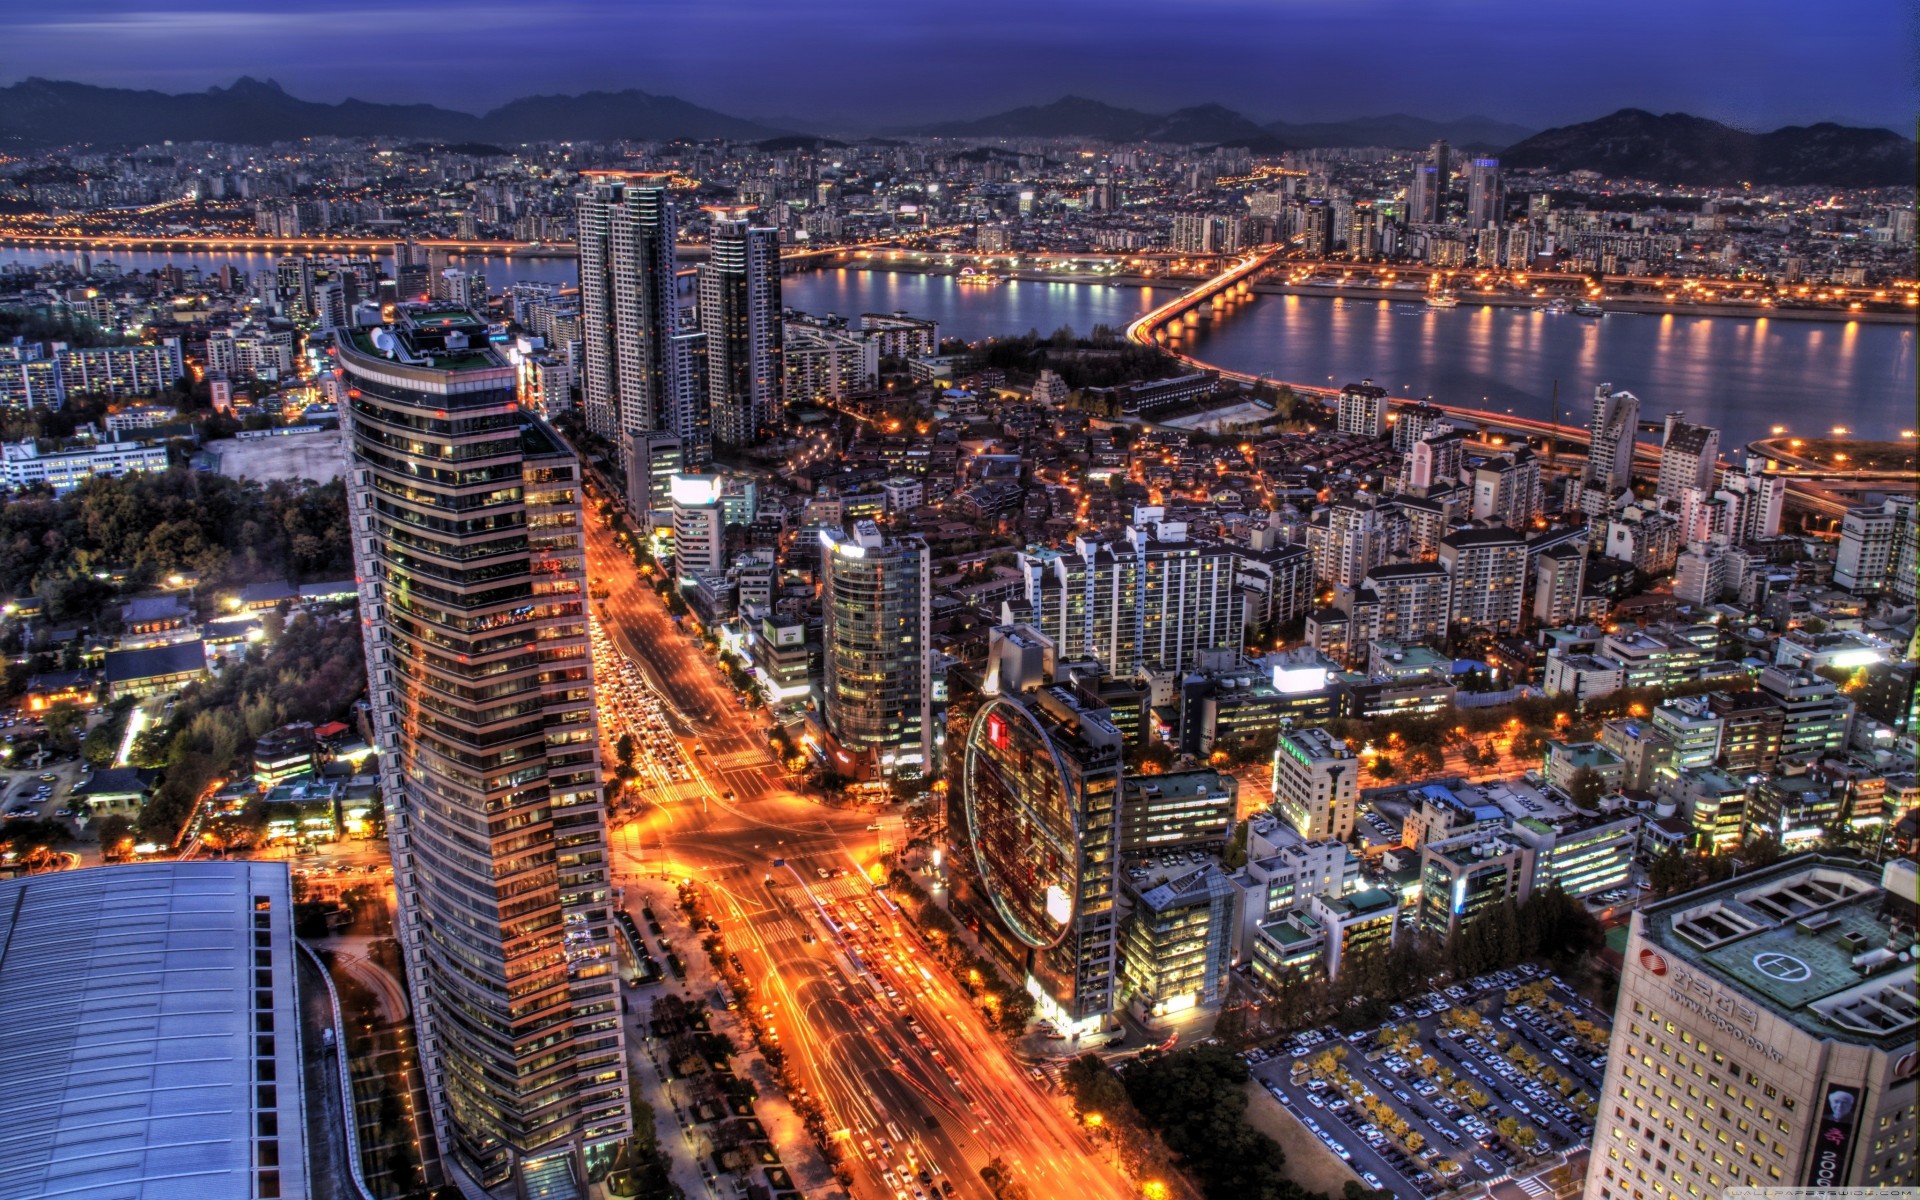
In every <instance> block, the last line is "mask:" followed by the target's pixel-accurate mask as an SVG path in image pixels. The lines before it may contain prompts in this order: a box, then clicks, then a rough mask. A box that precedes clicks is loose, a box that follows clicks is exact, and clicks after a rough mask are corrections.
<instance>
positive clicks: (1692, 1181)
mask: <svg viewBox="0 0 1920 1200" xmlns="http://www.w3.org/2000/svg"><path fill="white" fill-rule="evenodd" d="M1913 937H1914V867H1913V864H1912V863H1911V862H1906V861H1896V862H1894V863H1891V864H1889V865H1888V866H1887V867H1885V868H1884V869H1875V868H1871V867H1868V866H1866V865H1865V864H1863V863H1861V862H1860V861H1859V860H1856V859H1850V858H1840V857H1832V858H1828V857H1821V856H1814V855H1807V856H1802V857H1797V858H1791V859H1787V860H1785V861H1783V862H1778V863H1775V864H1774V865H1772V866H1769V867H1764V868H1761V869H1759V870H1757V871H1742V872H1741V873H1740V874H1738V875H1737V876H1735V877H1734V878H1733V879H1731V880H1727V881H1725V882H1722V883H1717V884H1712V885H1709V886H1707V887H1704V888H1701V889H1699V890H1696V891H1692V892H1688V893H1686V894H1684V895H1681V896H1676V897H1674V898H1672V899H1670V900H1666V901H1663V902H1661V903H1659V904H1656V905H1652V906H1649V907H1646V908H1642V909H1640V910H1639V911H1637V912H1635V913H1634V914H1633V922H1632V925H1631V927H1630V931H1629V933H1628V936H1627V944H1626V950H1625V954H1624V961H1625V966H1624V968H1623V969H1622V971H1621V979H1620V999H1619V1003H1618V1004H1617V1005H1616V1006H1615V1010H1614V1014H1615V1015H1614V1025H1613V1037H1612V1040H1611V1050H1610V1052H1609V1054H1608V1057H1607V1072H1606V1081H1605V1083H1604V1085H1603V1087H1602V1089H1601V1093H1600V1105H1599V1110H1600V1111H1599V1118H1598V1120H1597V1122H1596V1126H1595V1130H1594V1138H1593V1161H1592V1165H1591V1166H1589V1167H1588V1168H1587V1185H1586V1193H1585V1195H1586V1200H1651V1198H1653V1197H1673V1198H1678V1197H1683V1196H1684V1197H1693V1196H1720V1195H1725V1194H1728V1189H1731V1188H1734V1187H1750V1188H1767V1189H1782V1190H1786V1189H1794V1188H1800V1187H1810V1188H1827V1189H1831V1188H1840V1187H1847V1186H1851V1187H1857V1188H1879V1187H1894V1186H1902V1187H1907V1188H1911V1187H1912V1186H1913V1185H1914V1183H1915V1160H1914V1149H1913V1147H1914V1066H1915V1056H1914V1014H1915V1004H1914V976H1913V966H1912V963H1911V962H1910V961H1908V960H1909V959H1910V958H1911V956H1910V955H1908V954H1907V953H1905V952H1906V951H1907V950H1908V948H1910V947H1911V945H1912V943H1913Z"/></svg>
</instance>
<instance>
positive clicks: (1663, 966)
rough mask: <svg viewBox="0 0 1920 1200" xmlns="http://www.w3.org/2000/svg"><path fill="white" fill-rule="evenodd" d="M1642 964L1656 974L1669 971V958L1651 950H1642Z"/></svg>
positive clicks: (1663, 973)
mask: <svg viewBox="0 0 1920 1200" xmlns="http://www.w3.org/2000/svg"><path fill="white" fill-rule="evenodd" d="M1640 965H1641V966H1643V967H1645V968H1646V969H1647V970H1649V971H1652V972H1653V973H1654V974H1655V975H1665V974H1666V973H1667V960H1666V959H1664V958H1662V957H1661V956H1660V955H1658V954H1655V953H1654V952H1653V951H1651V950H1644V949H1643V950H1641V951H1640Z"/></svg>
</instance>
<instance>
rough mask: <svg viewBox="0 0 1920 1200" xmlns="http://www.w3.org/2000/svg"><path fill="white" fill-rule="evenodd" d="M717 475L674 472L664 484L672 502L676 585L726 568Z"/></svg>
mask: <svg viewBox="0 0 1920 1200" xmlns="http://www.w3.org/2000/svg"><path fill="white" fill-rule="evenodd" d="M724 482H725V477H724V476H720V475H675V476H674V477H673V479H672V481H671V482H670V483H669V485H668V495H669V496H670V498H671V499H672V502H673V573H674V576H675V578H677V579H678V580H679V581H680V586H682V587H687V586H690V584H691V582H692V581H693V580H694V579H696V578H698V577H700V576H712V575H719V574H720V573H722V572H723V571H725V570H726V569H727V517H726V511H725V509H724V508H723V507H722V506H721V502H720V493H721V490H722V487H723V484H724Z"/></svg>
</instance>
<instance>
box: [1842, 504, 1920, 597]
mask: <svg viewBox="0 0 1920 1200" xmlns="http://www.w3.org/2000/svg"><path fill="white" fill-rule="evenodd" d="M1915 521H1916V511H1915V502H1914V498H1913V497H1912V496H1891V497H1889V498H1887V499H1886V500H1884V501H1882V502H1881V503H1879V504H1868V505H1861V506H1859V507H1856V508H1849V509H1848V510H1847V513H1846V516H1845V517H1843V518H1842V519H1841V522H1840V545H1839V547H1838V549H1836V550H1835V552H1834V557H1833V582H1834V584H1835V586H1837V587H1843V588H1846V589H1847V590H1848V591H1850V592H1858V593H1861V594H1865V595H1871V594H1873V593H1876V592H1884V591H1891V592H1892V593H1893V594H1894V595H1895V596H1896V597H1897V598H1899V599H1902V600H1908V601H1911V600H1912V599H1913V595H1914V588H1915V579H1914V573H1915V570H1916V564H1915V561H1914V559H1915V546H1916V543H1917V542H1920V526H1916V524H1915Z"/></svg>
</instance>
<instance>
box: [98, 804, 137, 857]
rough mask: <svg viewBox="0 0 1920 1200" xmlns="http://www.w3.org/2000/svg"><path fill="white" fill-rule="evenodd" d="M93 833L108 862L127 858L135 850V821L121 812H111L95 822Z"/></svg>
mask: <svg viewBox="0 0 1920 1200" xmlns="http://www.w3.org/2000/svg"><path fill="white" fill-rule="evenodd" d="M93 833H94V836H95V837H96V838H98V839H99V842H100V853H101V855H102V856H103V857H105V858H106V860H107V861H108V862H115V861H118V860H120V859H123V858H126V857H127V856H128V855H129V854H130V853H131V852H132V850H133V822H132V821H129V820H128V819H127V818H125V817H123V816H121V815H120V814H119V813H109V814H108V815H106V816H104V817H101V818H100V819H99V820H98V821H96V822H94V825H93Z"/></svg>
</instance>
